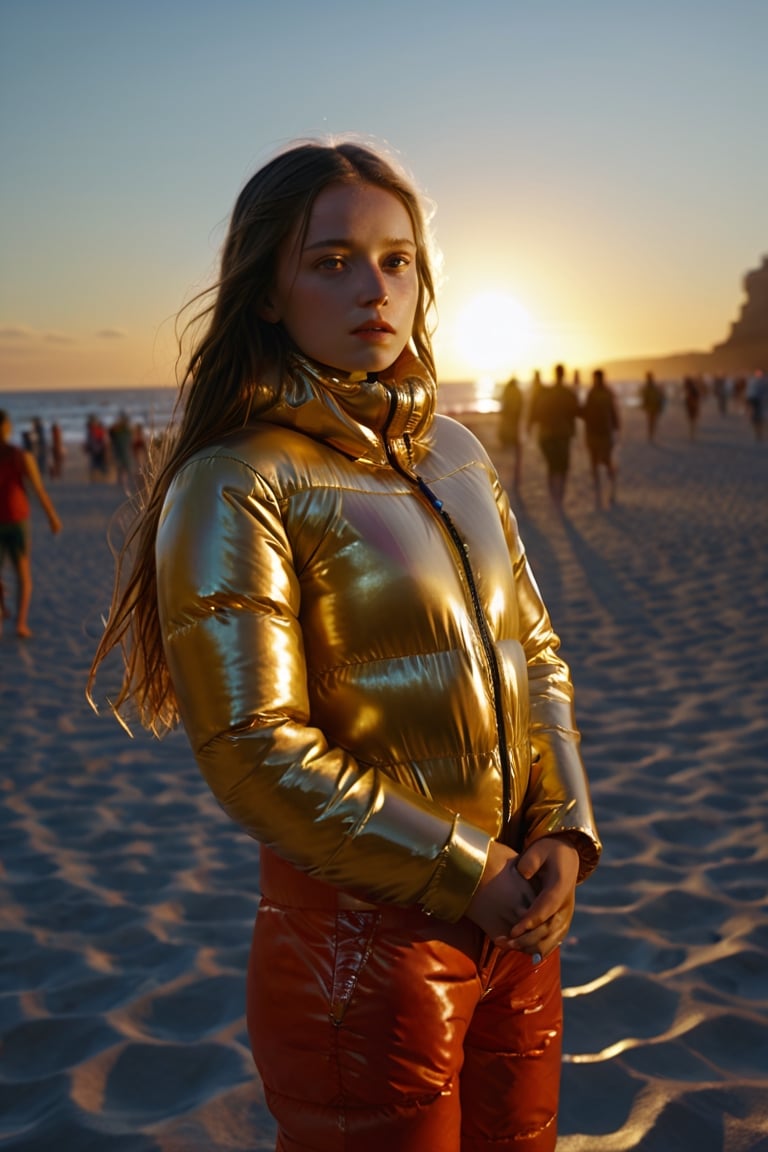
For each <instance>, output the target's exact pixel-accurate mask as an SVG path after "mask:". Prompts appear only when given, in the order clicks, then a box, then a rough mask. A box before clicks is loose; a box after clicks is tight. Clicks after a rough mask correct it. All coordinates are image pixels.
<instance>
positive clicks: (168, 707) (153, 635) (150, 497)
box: [86, 141, 435, 735]
mask: <svg viewBox="0 0 768 1152" xmlns="http://www.w3.org/2000/svg"><path fill="white" fill-rule="evenodd" d="M350 183H363V184H372V185H376V186H377V187H379V188H383V189H385V190H386V191H388V192H391V193H393V194H394V195H395V196H397V197H398V198H399V199H400V200H401V202H402V203H403V204H404V206H405V208H406V210H407V211H408V214H409V216H410V218H411V222H412V225H413V232H414V238H415V241H416V247H417V256H416V265H417V271H418V281H419V293H418V301H417V306H416V315H415V319H414V326H413V332H412V337H411V341H412V344H413V348H414V351H415V352H416V354H417V355H418V356H419V358H420V360H421V361H422V362H423V363H424V365H425V366H426V368H427V369H428V370H429V372H430V373H431V374H432V375H433V376H434V371H435V369H434V358H433V353H432V343H431V332H430V327H429V325H430V318H431V313H432V309H433V307H434V304H435V282H434V273H433V266H432V259H431V246H430V237H429V233H428V228H427V219H426V214H425V211H424V208H423V206H422V201H421V199H420V197H419V195H418V194H417V192H416V191H415V189H414V187H413V185H412V183H411V181H410V180H409V179H408V178H407V177H406V176H405V175H404V173H403V172H401V171H400V170H399V169H398V167H397V166H396V165H395V164H394V163H392V162H391V161H390V160H389V159H385V158H384V157H383V156H382V155H381V154H379V153H378V152H375V151H373V150H372V149H371V148H369V147H367V146H364V145H362V144H360V143H357V142H354V141H343V142H340V143H329V144H325V143H320V142H317V141H309V142H306V143H299V144H296V145H294V146H293V147H291V148H290V149H288V150H287V151H285V152H283V153H281V154H280V155H278V156H276V157H275V158H274V159H273V160H271V161H270V162H269V163H267V164H266V165H265V166H264V167H263V168H261V169H260V170H259V171H258V172H256V174H255V175H254V176H252V177H251V179H250V180H249V181H248V183H247V184H246V185H245V187H244V188H243V190H242V191H241V193H240V195H239V197H238V199H237V201H236V203H235V207H234V210H233V212H232V217H231V220H230V223H229V228H228V231H227V236H226V239H225V241H224V246H223V249H222V254H221V267H220V273H219V276H218V278H217V279H216V281H215V283H214V284H212V285H211V287H210V288H208V289H207V290H206V291H204V292H202V293H201V294H199V295H198V296H196V297H195V298H194V299H193V300H192V301H191V302H190V304H188V305H187V306H186V307H185V308H184V309H182V312H181V313H180V315H179V320H182V321H183V318H184V316H185V315H188V314H190V311H191V318H190V319H189V320H188V321H187V322H185V323H183V324H181V325H179V329H178V330H180V334H179V359H178V366H179V370H178V377H179V393H178V396H177V400H176V404H175V406H174V412H173V415H172V417H171V423H170V425H169V429H168V431H167V433H166V435H165V436H164V437H163V440H162V442H161V444H160V446H159V448H155V449H153V451H152V453H151V455H150V461H149V464H148V467H147V470H146V474H145V477H144V487H143V492H142V493H141V495H140V497H139V498H138V500H137V505H136V506H135V508H134V515H133V519H132V522H131V523H130V524H129V526H128V529H127V532H126V536H125V541H124V543H123V545H122V547H120V548H119V549H114V552H115V561H116V563H115V581H114V588H113V593H112V603H111V606H110V611H109V616H108V619H107V623H106V626H105V630H104V633H103V635H102V637H101V640H100V641H99V644H98V647H97V649H96V652H95V655H94V658H93V663H92V665H91V670H90V674H89V677H88V684H87V689H86V691H87V696H88V699H89V700H90V702H91V704H93V705H94V707H95V704H94V700H93V690H94V683H95V678H96V674H97V671H98V669H99V667H100V665H101V664H102V662H103V661H104V660H105V659H106V658H107V657H108V656H109V655H110V653H113V651H114V650H119V652H120V654H121V656H122V684H121V686H120V688H119V691H118V693H117V695H116V697H115V699H114V700H110V701H109V704H110V707H111V709H112V710H113V712H114V714H115V715H116V717H117V719H118V720H119V721H120V722H121V723H123V724H124V726H126V727H127V725H126V724H125V721H124V719H123V718H122V716H121V709H123V708H130V711H131V713H132V714H135V715H136V716H137V718H138V720H139V722H140V723H141V724H142V725H143V726H144V727H145V728H148V729H150V730H151V731H153V732H154V733H155V734H156V735H159V734H160V733H161V732H163V731H165V730H167V729H168V728H171V727H173V726H174V725H175V724H176V723H177V722H178V719H179V714H178V704H177V701H176V696H175V693H174V690H173V684H172V683H171V679H170V676H169V673H168V667H167V664H166V660H165V654H164V650H163V639H162V634H161V629H160V620H159V616H158V609H157V572H156V567H155V538H156V535H157V526H158V522H159V519H160V513H161V510H162V507H163V503H164V501H165V497H166V494H167V492H168V488H169V486H170V483H171V480H172V479H173V477H174V476H175V474H176V473H177V471H178V470H179V468H180V467H181V465H182V464H183V463H184V462H185V461H186V460H188V459H189V457H190V456H192V455H193V454H194V453H195V452H197V451H198V450H199V449H200V448H202V447H204V446H205V445H206V444H209V443H212V442H215V441H217V440H219V439H220V438H221V437H223V436H226V435H227V434H228V433H231V432H233V431H236V430H238V429H240V428H243V427H244V426H245V425H246V424H248V422H249V421H251V420H253V419H254V418H256V417H257V416H258V412H259V409H260V408H262V407H263V406H264V405H265V404H266V403H269V401H270V399H272V398H274V397H270V395H269V389H270V382H273V381H278V385H277V386H278V387H279V381H280V380H281V379H282V377H283V372H284V369H285V362H286V356H287V353H288V350H289V341H288V338H287V335H286V333H285V331H284V330H283V328H282V325H280V324H273V323H270V322H268V321H267V320H265V319H262V318H261V315H260V313H261V311H262V308H263V307H264V305H265V304H266V302H267V298H268V296H269V293H270V290H271V289H272V288H273V286H274V282H275V277H276V267H277V259H278V255H279V252H280V250H281V246H282V245H283V244H284V243H285V242H286V241H287V240H288V239H289V237H293V236H296V235H298V236H299V238H302V237H303V236H304V235H305V234H306V230H307V227H308V225H309V218H310V213H311V211H312V206H313V204H314V202H315V199H316V198H317V196H318V194H319V193H320V192H321V191H322V190H323V189H324V188H326V187H327V186H328V185H329V184H350ZM185 346H190V352H189V355H188V356H186V355H185V354H184V351H183V349H184V347H185Z"/></svg>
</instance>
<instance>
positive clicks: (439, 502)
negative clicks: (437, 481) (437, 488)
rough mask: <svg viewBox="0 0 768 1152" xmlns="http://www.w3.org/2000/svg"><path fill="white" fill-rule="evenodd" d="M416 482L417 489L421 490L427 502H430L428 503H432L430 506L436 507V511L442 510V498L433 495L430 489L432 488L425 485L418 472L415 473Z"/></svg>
mask: <svg viewBox="0 0 768 1152" xmlns="http://www.w3.org/2000/svg"><path fill="white" fill-rule="evenodd" d="M416 483H417V484H418V486H419V491H420V492H421V493H422V494H423V495H424V496H426V498H427V500H429V502H430V504H431V505H432V507H433V508H435V509H437V511H438V512H442V510H443V502H442V500H438V498H437V496H435V494H434V492H433V491H432V489H431V488H429V487H428V486H427V485H426V484H425V483H424V481H423V480H422V478H421V476H419V475H418V474H417V475H416Z"/></svg>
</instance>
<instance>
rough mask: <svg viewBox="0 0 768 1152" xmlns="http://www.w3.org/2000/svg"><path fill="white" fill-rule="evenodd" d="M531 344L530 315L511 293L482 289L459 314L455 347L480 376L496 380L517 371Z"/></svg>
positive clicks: (528, 352)
mask: <svg viewBox="0 0 768 1152" xmlns="http://www.w3.org/2000/svg"><path fill="white" fill-rule="evenodd" d="M532 343H533V328H532V321H531V316H530V314H529V312H528V311H527V309H526V308H524V307H523V305H522V304H521V303H520V301H519V300H517V299H516V298H515V297H514V296H509V295H507V294H505V293H503V292H484V293H481V294H479V295H477V296H473V297H472V299H471V300H470V301H469V302H468V303H467V304H466V305H465V307H464V308H463V309H462V310H461V312H460V313H459V318H458V322H457V326H456V344H457V350H458V352H459V354H460V355H461V356H462V358H463V359H464V360H465V361H466V363H467V364H468V365H470V367H471V369H472V370H473V371H474V372H475V373H476V375H477V376H478V377H480V378H481V379H494V380H500V379H503V378H505V377H506V376H508V375H509V374H510V373H511V372H516V371H519V370H520V367H519V366H520V364H521V362H524V361H525V360H526V358H527V357H528V355H529V354H530V351H531V346H532Z"/></svg>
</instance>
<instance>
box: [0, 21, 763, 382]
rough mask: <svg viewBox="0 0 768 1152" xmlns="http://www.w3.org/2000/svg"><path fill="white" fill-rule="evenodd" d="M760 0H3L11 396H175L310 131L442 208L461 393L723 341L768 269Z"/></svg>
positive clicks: (443, 369)
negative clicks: (189, 314)
mask: <svg viewBox="0 0 768 1152" xmlns="http://www.w3.org/2000/svg"><path fill="white" fill-rule="evenodd" d="M766 44H768V0H388V2H387V0H378V2H375V0H354V2H352V0H0V278H1V282H0V389H2V388H5V389H10V388H24V387H30V388H33V387H35V388H45V387H56V386H65V387H74V386H79V385H82V386H87V387H110V386H133V385H144V384H158V383H168V382H171V381H172V373H173V361H174V351H173V316H174V315H175V313H176V312H178V310H179V308H180V307H181V306H182V305H183V304H184V302H185V301H186V300H187V299H188V298H189V297H190V296H191V295H192V294H193V292H194V291H195V290H196V289H199V288H201V287H203V286H204V285H205V284H206V283H207V282H208V281H209V280H210V279H211V278H212V277H213V274H214V271H215V267H216V258H217V253H218V249H219V246H220V244H221V241H222V239H223V235H224V230H225V227H226V221H227V217H228V214H229V212H230V210H231V208H232V204H233V203H234V199H235V197H236V194H237V192H238V191H239V189H240V187H241V186H242V184H243V183H244V182H245V180H246V179H247V178H248V176H249V175H250V174H251V172H252V171H253V170H254V169H255V168H256V167H257V166H259V165H260V164H261V163H262V162H263V161H264V160H266V159H268V158H269V157H270V156H271V155H272V154H273V153H274V152H275V151H276V150H277V149H278V148H280V147H282V146H284V145H286V144H288V143H289V142H290V141H291V140H293V139H294V138H297V137H305V136H317V135H323V134H329V133H332V134H344V133H354V134H357V135H360V134H362V135H363V136H365V137H367V138H370V139H372V140H373V141H374V142H383V143H385V144H387V145H388V146H389V147H390V148H391V149H394V150H395V151H396V153H397V154H398V155H399V157H400V159H401V161H402V162H403V163H404V164H405V166H406V167H407V168H408V169H409V170H410V171H411V172H412V173H413V174H414V175H415V177H416V179H417V181H418V183H419V185H420V186H421V187H422V189H423V190H424V191H425V192H426V193H427V195H428V196H429V197H430V198H431V199H432V200H433V201H434V202H435V204H436V206H437V211H436V216H435V231H436V236H437V241H438V244H439V247H440V249H441V251H442V253H443V257H444V283H443V286H442V290H441V296H440V326H439V329H438V333H437V337H436V351H437V356H438V367H439V370H440V375H441V377H442V378H444V379H469V378H473V377H476V376H478V375H481V374H483V373H489V374H492V375H493V376H495V377H497V378H499V379H501V378H504V377H505V376H507V375H509V374H510V373H512V372H516V373H519V374H520V375H522V376H525V375H526V374H527V373H529V372H530V371H531V370H532V369H533V368H534V367H540V368H541V369H542V370H543V371H544V372H545V373H546V374H548V373H549V372H550V370H551V366H552V364H553V363H554V362H555V361H556V360H564V361H565V362H566V363H567V364H568V365H569V366H571V367H574V368H575V367H584V366H587V365H589V364H594V363H596V362H599V361H603V360H610V359H615V358H620V357H623V356H635V355H661V354H665V353H671V352H677V351H684V350H688V349H706V348H708V347H710V346H711V345H712V344H713V343H715V342H716V341H718V340H721V339H723V338H724V337H725V336H726V335H727V332H728V328H729V325H730V323H731V322H732V321H733V320H734V319H736V316H737V315H738V311H739V308H740V306H741V303H742V300H743V296H742V287H741V281H742V277H743V275H744V273H745V272H746V271H747V270H748V269H749V268H752V267H755V266H756V265H758V264H759V263H760V261H761V259H762V257H763V256H764V255H765V254H766V253H768V148H767V147H766V144H765V140H766V128H765V114H766V109H768V67H766V56H765V48H766Z"/></svg>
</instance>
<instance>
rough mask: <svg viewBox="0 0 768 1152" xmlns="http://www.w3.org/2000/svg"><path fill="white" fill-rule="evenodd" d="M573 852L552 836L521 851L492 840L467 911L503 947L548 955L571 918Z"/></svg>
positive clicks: (576, 864) (575, 861)
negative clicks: (518, 851) (515, 850)
mask: <svg viewBox="0 0 768 1152" xmlns="http://www.w3.org/2000/svg"><path fill="white" fill-rule="evenodd" d="M578 871H579V855H578V852H577V851H576V849H575V848H574V847H573V846H572V845H571V844H569V843H568V842H567V841H566V840H563V839H562V838H561V837H558V836H545V837H543V838H542V839H541V840H537V841H536V842H535V843H534V844H532V845H531V846H530V847H529V848H527V849H526V850H525V852H523V853H522V854H521V855H518V853H516V852H514V851H513V850H512V849H511V848H507V847H506V846H505V845H503V844H498V843H497V842H496V841H494V843H493V844H491V848H490V851H489V853H488V860H487V862H486V865H485V869H484V871H483V875H482V878H481V880H480V884H479V886H478V889H477V891H476V892H475V895H474V896H473V898H472V900H471V902H470V905H469V908H468V909H467V916H468V917H469V919H470V920H472V921H474V923H475V924H477V925H479V927H480V928H482V930H483V931H484V932H485V934H486V935H487V936H489V937H490V939H491V940H493V942H494V944H496V945H497V947H499V948H502V949H504V950H505V951H517V952H526V953H528V954H529V955H531V956H536V955H538V956H541V957H543V956H548V955H549V953H550V952H552V951H554V949H555V948H557V947H558V946H559V945H560V944H562V942H563V940H564V939H565V937H566V935H567V933H568V929H569V927H570V924H571V920H572V918H573V910H574V904H575V897H576V878H577V876H578Z"/></svg>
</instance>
